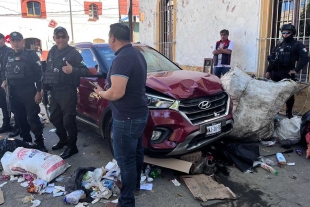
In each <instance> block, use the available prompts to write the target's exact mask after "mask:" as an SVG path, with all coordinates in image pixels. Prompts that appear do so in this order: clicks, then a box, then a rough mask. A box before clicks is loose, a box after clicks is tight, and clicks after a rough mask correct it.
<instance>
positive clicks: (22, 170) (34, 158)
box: [2, 147, 70, 182]
mask: <svg viewBox="0 0 310 207" xmlns="http://www.w3.org/2000/svg"><path fill="white" fill-rule="evenodd" d="M2 164H3V163H2ZM3 167H4V168H5V169H9V170H10V172H11V174H12V175H18V174H30V175H31V176H32V177H34V178H39V179H42V180H45V181H46V182H50V181H52V180H53V179H54V178H55V177H57V176H59V175H60V174H62V173H63V172H65V170H66V169H67V168H68V167H70V166H69V165H68V163H67V162H66V161H65V160H63V159H62V158H61V157H59V156H58V155H52V154H48V153H45V152H41V151H40V150H36V149H26V148H23V147H18V148H17V149H16V150H14V152H13V153H12V154H11V156H10V157H9V159H8V160H7V162H6V164H5V166H3Z"/></svg>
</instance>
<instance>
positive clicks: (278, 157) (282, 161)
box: [276, 152, 286, 165]
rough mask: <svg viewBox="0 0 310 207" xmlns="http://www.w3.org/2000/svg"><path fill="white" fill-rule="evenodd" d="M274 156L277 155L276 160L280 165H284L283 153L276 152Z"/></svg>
mask: <svg viewBox="0 0 310 207" xmlns="http://www.w3.org/2000/svg"><path fill="white" fill-rule="evenodd" d="M276 156H277V160H278V162H279V163H280V164H281V165H286V160H285V157H284V155H283V154H282V153H280V152H278V153H277V154H276Z"/></svg>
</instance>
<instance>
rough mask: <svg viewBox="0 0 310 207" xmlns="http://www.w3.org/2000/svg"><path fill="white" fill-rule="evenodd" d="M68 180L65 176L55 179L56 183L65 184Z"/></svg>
mask: <svg viewBox="0 0 310 207" xmlns="http://www.w3.org/2000/svg"><path fill="white" fill-rule="evenodd" d="M67 179H68V177H66V176H65V175H61V176H59V177H58V178H56V179H55V181H56V182H60V183H61V182H65V181H66V180H67Z"/></svg>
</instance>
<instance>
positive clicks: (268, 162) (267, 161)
mask: <svg viewBox="0 0 310 207" xmlns="http://www.w3.org/2000/svg"><path fill="white" fill-rule="evenodd" d="M260 161H261V162H263V163H265V164H267V165H277V163H275V162H274V161H272V160H271V159H268V158H266V157H264V156H260Z"/></svg>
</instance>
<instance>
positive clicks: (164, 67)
mask: <svg viewBox="0 0 310 207" xmlns="http://www.w3.org/2000/svg"><path fill="white" fill-rule="evenodd" d="M135 48H137V49H138V50H139V51H140V52H141V53H142V54H143V56H144V58H145V60H146V63H147V72H148V73H150V72H160V71H175V70H180V68H179V67H177V66H176V65H175V64H174V63H172V62H171V61H170V60H169V59H167V58H166V57H165V56H163V55H162V54H160V53H159V52H158V51H156V50H155V49H153V48H151V47H145V46H136V47H135Z"/></svg>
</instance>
